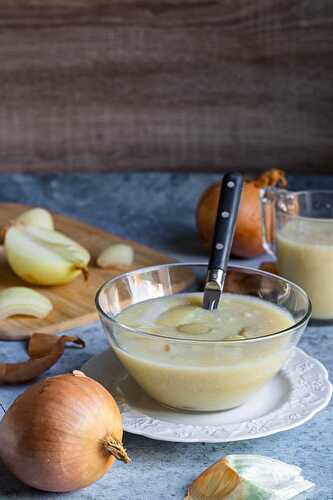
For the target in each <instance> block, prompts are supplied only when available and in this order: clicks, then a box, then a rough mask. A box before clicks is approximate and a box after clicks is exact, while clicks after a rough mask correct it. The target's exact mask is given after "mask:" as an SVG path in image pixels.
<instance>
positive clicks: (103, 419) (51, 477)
mask: <svg viewBox="0 0 333 500" xmlns="http://www.w3.org/2000/svg"><path fill="white" fill-rule="evenodd" d="M122 435H123V429H122V420H121V416H120V413H119V409H118V407H117V404H116V402H115V401H114V399H113V397H112V396H111V394H110V393H109V392H108V391H107V390H106V389H104V387H102V386H101V385H100V384H99V383H98V382H96V381H94V380H92V379H91V378H89V377H86V376H85V375H84V374H83V373H81V372H74V373H73V374H66V375H59V376H56V377H51V378H48V379H46V380H44V381H42V382H40V383H38V384H35V385H33V386H32V387H30V388H29V389H28V390H27V391H26V392H25V393H24V394H23V395H21V396H19V397H18V398H17V399H16V401H15V402H14V403H13V405H12V406H11V407H10V408H9V410H8V412H7V413H6V414H5V416H4V418H3V419H2V421H1V423H0V457H1V459H2V460H3V462H4V463H5V465H7V467H8V468H9V470H10V471H11V472H12V473H13V474H14V475H15V476H16V477H18V478H19V479H21V481H23V482H24V483H26V484H28V485H30V486H32V487H34V488H37V489H40V490H45V491H56V492H65V491H72V490H76V489H79V488H83V487H85V486H88V485H89V484H91V483H93V482H95V481H97V480H98V479H99V478H100V477H102V476H103V475H104V474H105V472H106V471H107V470H108V469H109V468H110V467H111V466H112V464H113V463H114V461H115V459H116V458H117V459H119V460H122V461H124V462H128V461H129V459H128V456H127V453H126V451H125V449H124V448H123V446H122V444H121V440H122Z"/></svg>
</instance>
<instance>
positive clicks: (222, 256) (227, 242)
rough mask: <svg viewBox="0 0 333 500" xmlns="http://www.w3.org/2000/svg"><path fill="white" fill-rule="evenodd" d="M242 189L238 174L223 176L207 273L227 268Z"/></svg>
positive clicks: (241, 178) (241, 179)
mask: <svg viewBox="0 0 333 500" xmlns="http://www.w3.org/2000/svg"><path fill="white" fill-rule="evenodd" d="M242 189H243V177H242V176H241V175H240V174H238V173H227V174H225V175H224V176H223V180H222V184H221V194H220V200H219V205H218V210H217V215H216V222H215V231H214V238H213V246H212V249H211V254H210V259H209V264H208V270H209V271H212V270H215V269H222V270H226V268H227V266H228V261H229V256H230V251H231V246H232V241H233V238H234V233H235V226H236V219H237V214H238V208H239V203H240V199H241V194H242Z"/></svg>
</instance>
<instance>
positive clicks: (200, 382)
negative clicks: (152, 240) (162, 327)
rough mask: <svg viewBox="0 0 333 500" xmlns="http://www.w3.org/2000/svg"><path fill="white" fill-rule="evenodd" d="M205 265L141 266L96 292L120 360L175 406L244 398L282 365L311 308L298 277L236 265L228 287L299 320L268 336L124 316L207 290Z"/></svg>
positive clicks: (212, 407)
mask: <svg viewBox="0 0 333 500" xmlns="http://www.w3.org/2000/svg"><path fill="white" fill-rule="evenodd" d="M206 271H207V266H206V265H204V264H166V265H161V266H155V267H149V268H144V269H138V270H136V271H132V272H129V273H126V274H123V275H121V276H117V277H115V278H113V279H111V280H110V281H107V282H106V283H105V284H104V285H103V286H102V287H101V288H100V290H99V291H98V292H97V295H96V305H97V310H98V312H99V315H100V319H101V322H102V325H103V327H104V330H105V332H106V335H107V337H108V339H109V341H110V343H111V346H112V348H113V350H114V352H115V354H116V356H117V357H118V359H119V360H120V362H121V363H122V364H123V366H124V367H125V368H126V369H127V371H128V372H129V374H130V375H131V376H132V377H133V379H134V380H135V381H136V382H137V383H138V384H139V385H140V386H141V387H142V388H143V389H144V391H145V392H146V393H147V394H148V395H149V396H151V397H152V398H153V399H155V400H156V401H158V402H159V403H160V404H162V405H165V406H168V407H171V408H175V409H181V410H186V411H218V410H227V409H230V408H234V407H237V406H239V405H241V404H242V403H244V402H245V401H246V400H247V399H248V398H249V397H250V396H251V395H252V394H253V393H255V392H256V391H258V389H260V388H261V387H262V386H263V385H264V384H265V383H266V382H268V381H269V380H270V379H271V378H272V377H273V376H274V375H275V374H276V373H277V372H278V371H279V370H280V368H281V366H282V365H283V363H284V362H285V360H286V359H287V358H288V356H289V354H290V352H291V351H292V349H293V348H294V347H295V346H296V345H297V343H298V341H299V339H300V338H301V336H302V334H303V332H304V330H305V327H306V325H307V323H308V320H309V318H310V314H311V303H310V300H309V298H308V296H307V294H306V293H305V292H304V291H303V290H302V289H301V288H300V287H298V286H297V285H295V284H293V283H291V282H290V281H287V280H286V279H283V278H280V277H278V276H275V275H273V274H270V273H267V272H264V271H259V270H256V269H251V268H246V267H229V268H228V271H227V277H226V281H225V288H224V290H225V292H229V293H233V294H235V293H237V294H241V295H247V296H252V297H258V298H260V299H264V300H266V301H268V302H270V303H271V304H274V305H277V306H280V307H281V308H282V309H284V310H285V311H287V312H288V313H289V314H290V315H291V316H292V318H293V320H294V322H295V323H294V324H293V325H292V326H291V327H289V328H287V329H285V330H282V331H278V332H272V334H269V335H265V336H262V337H256V338H248V339H237V340H208V339H205V340H199V339H198V340H193V339H188V338H187V339H186V338H175V337H165V336H162V335H158V334H157V335H156V334H152V333H149V332H148V331H144V330H140V329H136V328H129V327H127V326H126V325H123V324H121V323H120V322H119V321H118V320H117V315H118V314H119V313H120V312H121V311H123V310H124V309H125V308H127V307H128V306H130V305H132V304H136V303H138V302H142V301H145V300H149V299H153V298H157V297H162V296H166V295H173V294H179V293H188V292H198V291H200V292H202V290H203V286H204V282H205V274H206ZM166 352H167V354H168V356H166ZM166 359H167V361H166Z"/></svg>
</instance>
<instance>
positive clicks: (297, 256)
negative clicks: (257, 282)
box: [261, 188, 333, 320]
mask: <svg viewBox="0 0 333 500" xmlns="http://www.w3.org/2000/svg"><path fill="white" fill-rule="evenodd" d="M261 209H262V223H263V224H262V227H263V245H264V248H265V250H266V251H267V252H268V253H269V254H270V255H272V256H274V257H276V259H277V267H278V271H279V274H280V275H281V276H283V277H285V278H287V279H289V280H290V281H293V282H294V283H296V284H297V285H299V286H301V287H302V288H303V289H304V290H306V292H307V293H308V294H309V296H310V299H311V302H312V306H313V314H312V317H313V318H315V319H320V320H332V319H333V191H299V192H292V191H286V190H283V189H274V188H267V189H263V190H262V192H261Z"/></svg>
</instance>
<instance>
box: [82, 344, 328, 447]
mask: <svg viewBox="0 0 333 500" xmlns="http://www.w3.org/2000/svg"><path fill="white" fill-rule="evenodd" d="M110 350H112V349H111V348H110V349H108V351H110ZM102 354H105V351H104V352H101V353H98V354H96V355H95V356H93V357H92V358H90V359H89V360H88V361H87V362H86V363H84V364H83V366H82V367H81V370H82V371H85V370H86V371H87V373H86V374H87V375H89V369H90V368H89V367H90V366H91V365H92V363H93V361H94V360H96V358H98V357H100V356H101V355H102ZM296 357H300V358H303V360H310V361H311V363H312V364H313V365H314V366H315V367H316V368H317V371H318V373H319V372H320V374H321V375H322V377H323V380H324V381H325V382H326V384H325V386H324V387H325V394H324V395H323V396H322V398H321V401H320V403H318V404H317V406H316V407H315V408H312V409H310V408H309V412H308V413H307V414H306V415H305V416H304V417H300V418H299V419H297V420H296V421H294V422H292V423H290V422H289V423H286V424H285V425H279V426H278V427H276V428H274V427H273V428H271V429H268V430H267V431H258V432H256V433H251V432H249V433H245V432H244V434H242V435H240V436H236V437H231V438H230V439H229V438H214V437H209V436H208V435H206V436H203V435H200V436H199V437H198V438H194V437H190V438H188V437H184V438H181V437H180V436H179V435H177V436H176V435H175V436H173V437H172V435H171V436H170V434H172V429H171V432H169V434H168V435H167V436H164V435H163V434H162V435H160V434H156V433H155V434H154V432H153V430H150V431H147V430H145V429H140V428H137V427H135V428H134V427H133V424H131V423H130V422H127V418H126V413H127V412H129V413H130V414H131V412H132V418H135V417H136V418H137V419H138V418H143V419H146V420H147V421H149V420H152V417H150V416H148V415H146V414H144V413H140V412H139V411H138V410H137V409H134V408H132V407H131V405H130V404H128V403H119V401H118V400H117V397H115V399H116V401H117V403H119V404H120V411H121V413H122V417H123V425H124V431H126V432H129V433H131V434H136V435H139V436H143V437H146V438H149V439H154V440H158V441H167V442H177V443H231V442H237V441H244V440H246V439H257V438H260V437H267V436H271V435H273V434H277V433H279V432H285V431H287V430H290V429H294V428H296V427H299V426H301V425H303V424H304V423H306V422H308V421H309V420H311V419H312V418H313V417H314V416H315V415H316V414H317V413H319V412H320V411H322V410H323V409H324V408H326V406H327V405H328V404H329V402H330V400H331V398H332V393H333V386H332V384H331V382H330V381H329V373H328V371H327V369H326V368H325V366H324V365H323V364H322V363H321V362H320V361H319V360H317V359H316V358H314V357H312V356H310V355H309V354H307V353H306V352H304V351H303V350H302V349H300V348H298V347H296V348H295V351H294V353H293V354H292V356H291V358H289V360H288V361H287V364H288V363H290V364H291V362H292V361H293V359H294V358H296ZM284 370H285V369H284V368H282V369H281V371H282V372H283V371H284ZM286 378H287V379H288V380H290V375H289V376H288V374H287V375H286ZM124 405H125V406H126V407H127V408H128V410H127V411H122V407H123V406H124ZM284 405H285V403H284V404H283V405H282V406H281V407H280V408H279V410H276V411H281V410H282V409H283V406H284ZM166 411H167V410H166ZM173 413H174V411H173ZM265 416H266V417H268V416H269V413H268V414H267V415H265ZM259 418H264V417H263V416H262V417H258V418H253V419H252V421H254V422H255V421H256V420H258V419H259ZM155 420H156V421H158V422H161V423H162V424H164V425H165V426H168V425H169V426H175V425H177V426H178V427H179V426H180V425H182V426H184V427H186V424H177V423H175V422H167V421H166V420H159V419H158V417H155ZM228 425H229V426H230V425H232V424H223V426H224V427H225V426H228ZM187 426H188V427H192V428H193V427H199V428H200V425H193V424H187ZM205 427H207V425H205ZM211 427H218V425H212V426H211ZM203 434H204V432H203Z"/></svg>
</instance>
